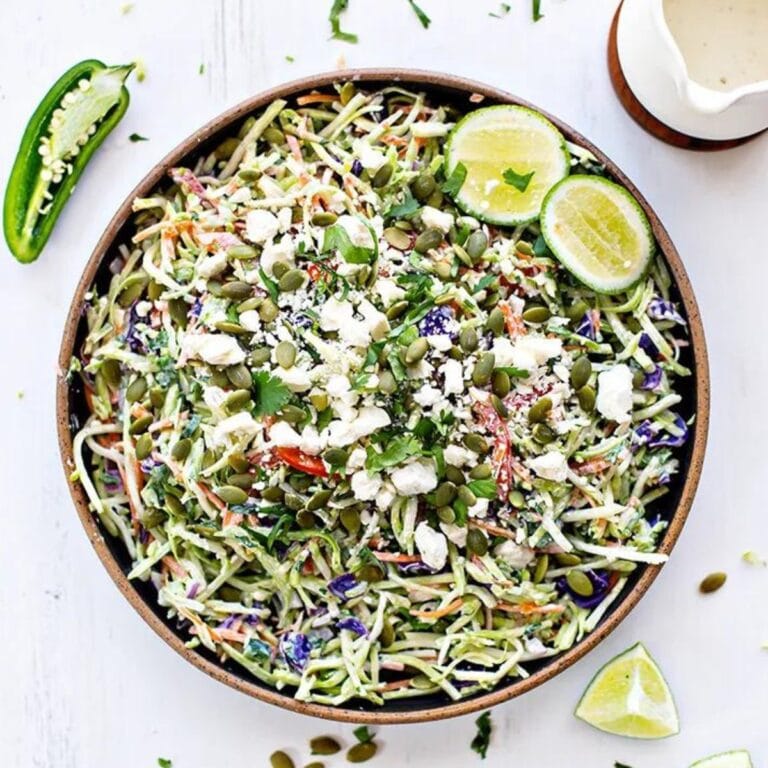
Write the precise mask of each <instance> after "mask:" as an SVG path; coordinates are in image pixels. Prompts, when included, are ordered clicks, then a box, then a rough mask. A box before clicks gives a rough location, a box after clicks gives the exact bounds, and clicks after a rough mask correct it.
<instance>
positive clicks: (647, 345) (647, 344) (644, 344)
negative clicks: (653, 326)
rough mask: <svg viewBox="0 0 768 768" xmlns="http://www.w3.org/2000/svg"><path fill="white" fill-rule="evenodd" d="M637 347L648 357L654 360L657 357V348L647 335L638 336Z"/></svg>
mask: <svg viewBox="0 0 768 768" xmlns="http://www.w3.org/2000/svg"><path fill="white" fill-rule="evenodd" d="M638 346H639V347H640V349H642V350H643V351H644V352H645V353H646V354H647V355H648V357H651V358H654V359H655V358H657V357H658V356H659V349H658V347H657V346H656V345H655V344H654V343H653V341H652V340H651V337H650V336H649V335H648V334H647V333H641V334H640V340H639V341H638Z"/></svg>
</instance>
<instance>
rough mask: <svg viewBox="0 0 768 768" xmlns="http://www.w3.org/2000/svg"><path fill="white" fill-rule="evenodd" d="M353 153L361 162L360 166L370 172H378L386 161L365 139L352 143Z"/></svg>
mask: <svg viewBox="0 0 768 768" xmlns="http://www.w3.org/2000/svg"><path fill="white" fill-rule="evenodd" d="M352 152H353V153H354V155H355V157H357V158H358V159H359V160H360V164H361V165H362V166H363V168H365V169H366V170H368V171H376V170H378V169H379V168H380V167H381V166H382V165H383V164H384V160H385V159H386V158H385V157H384V155H383V154H382V153H381V152H379V151H378V150H376V149H374V148H373V147H372V146H371V145H370V143H369V142H367V141H366V140H365V139H355V140H354V141H353V142H352Z"/></svg>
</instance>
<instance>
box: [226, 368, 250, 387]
mask: <svg viewBox="0 0 768 768" xmlns="http://www.w3.org/2000/svg"><path fill="white" fill-rule="evenodd" d="M226 374H227V378H228V379H229V381H230V382H231V384H232V386H233V387H237V388H238V389H250V387H251V383H252V382H251V372H250V371H249V370H248V369H247V368H246V367H245V366H244V365H243V364H242V363H240V364H239V365H231V366H230V367H229V368H227V370H226Z"/></svg>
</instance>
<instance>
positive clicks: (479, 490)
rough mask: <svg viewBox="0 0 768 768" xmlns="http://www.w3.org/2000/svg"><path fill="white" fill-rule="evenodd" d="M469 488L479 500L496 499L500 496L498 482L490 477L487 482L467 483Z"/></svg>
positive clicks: (473, 481)
mask: <svg viewBox="0 0 768 768" xmlns="http://www.w3.org/2000/svg"><path fill="white" fill-rule="evenodd" d="M467 488H469V490H470V491H472V493H474V494H475V496H477V498H478V499H495V498H496V497H497V496H498V489H497V488H496V481H495V480H494V479H493V478H490V477H489V478H487V479H485V480H472V481H470V482H469V483H467Z"/></svg>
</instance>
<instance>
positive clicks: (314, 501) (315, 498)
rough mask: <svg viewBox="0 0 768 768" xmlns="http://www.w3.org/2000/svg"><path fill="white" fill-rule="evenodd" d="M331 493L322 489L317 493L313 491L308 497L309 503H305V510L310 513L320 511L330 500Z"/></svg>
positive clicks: (326, 489)
mask: <svg viewBox="0 0 768 768" xmlns="http://www.w3.org/2000/svg"><path fill="white" fill-rule="evenodd" d="M332 493H333V491H331V490H330V489H328V488H323V489H321V490H319V491H315V492H314V493H313V494H312V495H311V496H310V497H309V501H308V502H307V509H308V510H310V511H311V512H314V511H315V510H316V509H322V507H324V506H325V505H326V504H327V503H328V500H329V499H330V498H331V494H332Z"/></svg>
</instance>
